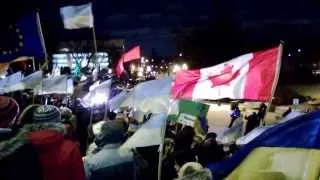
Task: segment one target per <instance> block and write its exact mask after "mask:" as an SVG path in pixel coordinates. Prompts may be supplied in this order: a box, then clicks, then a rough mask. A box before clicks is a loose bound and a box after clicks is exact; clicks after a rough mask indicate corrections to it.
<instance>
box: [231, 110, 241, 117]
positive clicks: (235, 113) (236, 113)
mask: <svg viewBox="0 0 320 180" xmlns="http://www.w3.org/2000/svg"><path fill="white" fill-rule="evenodd" d="M240 115H241V112H240V110H239V109H238V108H236V109H234V110H232V113H231V115H230V117H231V119H232V120H235V119H238V118H239V117H240Z"/></svg>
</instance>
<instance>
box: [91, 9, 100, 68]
mask: <svg viewBox="0 0 320 180" xmlns="http://www.w3.org/2000/svg"><path fill="white" fill-rule="evenodd" d="M91 8H93V7H91ZM92 38H93V48H94V56H93V58H94V63H95V67H96V66H97V65H98V64H99V63H97V62H96V60H97V53H98V46H97V38H96V29H95V27H94V13H93V10H92ZM99 71H100V67H99Z"/></svg>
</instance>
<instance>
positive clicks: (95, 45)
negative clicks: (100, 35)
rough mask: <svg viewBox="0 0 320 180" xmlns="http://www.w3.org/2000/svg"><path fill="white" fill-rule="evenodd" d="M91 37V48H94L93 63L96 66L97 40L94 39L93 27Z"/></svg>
mask: <svg viewBox="0 0 320 180" xmlns="http://www.w3.org/2000/svg"><path fill="white" fill-rule="evenodd" d="M92 37H93V48H94V56H93V58H94V61H95V66H96V65H97V64H98V63H97V62H96V60H97V58H96V56H97V53H98V48H97V39H96V31H95V28H94V25H93V26H92Z"/></svg>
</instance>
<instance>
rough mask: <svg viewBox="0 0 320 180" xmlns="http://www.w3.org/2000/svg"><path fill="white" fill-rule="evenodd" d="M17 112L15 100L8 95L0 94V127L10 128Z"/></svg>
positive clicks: (17, 107)
mask: <svg viewBox="0 0 320 180" xmlns="http://www.w3.org/2000/svg"><path fill="white" fill-rule="evenodd" d="M18 114H19V106H18V104H17V102H16V101H15V100H14V99H13V98H10V97H6V96H0V117H1V119H0V128H11V127H12V126H13V125H14V124H15V122H16V121H15V120H16V117H17V116H18Z"/></svg>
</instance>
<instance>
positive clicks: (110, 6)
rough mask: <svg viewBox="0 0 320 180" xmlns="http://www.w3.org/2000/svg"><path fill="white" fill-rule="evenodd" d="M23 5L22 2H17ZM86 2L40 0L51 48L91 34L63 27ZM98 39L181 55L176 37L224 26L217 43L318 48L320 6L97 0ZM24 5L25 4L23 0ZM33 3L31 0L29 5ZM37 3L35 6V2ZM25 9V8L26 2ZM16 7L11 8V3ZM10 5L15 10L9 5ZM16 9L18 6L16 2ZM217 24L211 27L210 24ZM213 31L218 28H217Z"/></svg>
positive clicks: (271, 1) (266, 0) (263, 0)
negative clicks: (68, 14)
mask: <svg viewBox="0 0 320 180" xmlns="http://www.w3.org/2000/svg"><path fill="white" fill-rule="evenodd" d="M12 1H14V2H18V4H22V3H21V2H23V0H20V1H19V0H12ZM83 2H86V0H78V1H68V0H64V1H62V0H61V1H58V0H38V1H37V2H35V3H34V4H36V6H38V7H39V8H40V12H41V19H42V24H43V27H44V32H45V38H46V41H47V44H48V46H49V48H52V49H54V47H55V45H56V43H57V42H58V41H63V40H67V39H83V38H91V33H90V31H89V30H87V29H83V30H79V31H65V30H63V26H62V22H61V19H60V15H59V7H61V6H62V5H70V4H81V3H83ZM94 2H95V3H94V4H95V5H94V13H95V24H96V31H97V36H98V39H108V38H124V39H125V40H126V47H127V48H130V47H132V46H133V45H137V44H139V45H141V46H142V48H143V49H144V52H145V53H150V51H151V49H152V48H155V49H156V50H157V52H158V53H159V54H161V55H174V54H176V53H177V52H176V49H175V40H176V38H177V37H180V36H188V35H189V34H190V33H191V32H193V31H194V30H195V29H197V28H202V27H211V28H217V27H218V28H219V27H223V28H225V29H223V28H222V29H220V31H218V32H219V34H218V35H217V36H218V37H217V38H216V41H215V40H214V41H215V42H212V46H213V47H214V46H218V45H219V43H220V42H221V41H224V40H225V41H230V42H229V43H232V41H233V38H234V39H237V40H238V41H239V42H241V43H239V44H240V45H234V46H233V47H232V48H238V46H241V45H244V44H246V43H249V44H253V45H255V44H268V43H270V42H271V41H272V42H278V41H279V40H280V39H282V40H285V41H286V42H287V43H288V44H290V45H292V47H294V48H295V46H301V47H304V46H306V47H307V46H318V42H319V40H320V8H319V7H320V6H319V3H317V2H313V1H302V0H301V1H292V0H291V1H289V0H282V1H280V0H260V1H257V0H244V1H239V0H237V1H236V0H227V1H225V0H223V1H222V0H198V1H195V0H192V1H191V0H117V1H106V0H95V1H94ZM24 3H25V2H24ZM29 4H30V3H29ZM30 6H32V5H30ZM23 7H25V6H23ZM11 8H12V7H11ZM9 9H10V8H9ZM13 9H17V8H16V6H14V8H13ZM211 25H212V26H211ZM212 32H213V33H214V32H215V31H212Z"/></svg>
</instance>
